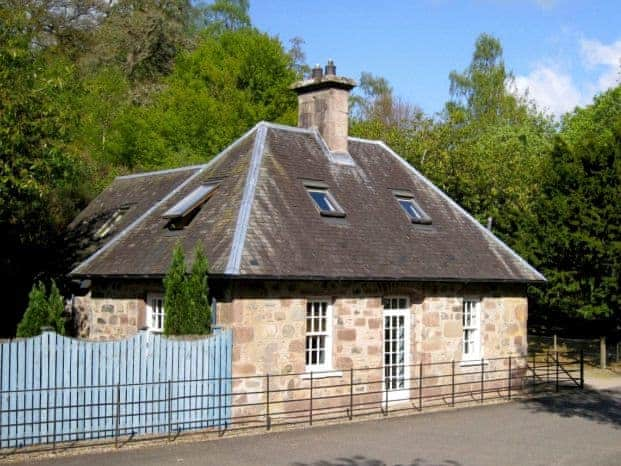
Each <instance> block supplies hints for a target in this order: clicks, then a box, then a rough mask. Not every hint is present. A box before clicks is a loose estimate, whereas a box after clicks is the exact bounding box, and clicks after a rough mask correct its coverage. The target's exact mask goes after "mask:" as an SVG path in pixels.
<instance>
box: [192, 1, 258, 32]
mask: <svg viewBox="0 0 621 466" xmlns="http://www.w3.org/2000/svg"><path fill="white" fill-rule="evenodd" d="M203 15H204V20H205V25H206V26H207V27H208V28H210V29H211V30H212V31H223V30H228V31H236V30H239V29H246V28H250V26H251V22H250V2H249V1H248V0H215V1H214V2H213V3H211V4H209V5H207V6H206V7H204V8H203Z"/></svg>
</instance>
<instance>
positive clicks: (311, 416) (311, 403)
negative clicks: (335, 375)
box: [308, 372, 313, 426]
mask: <svg viewBox="0 0 621 466" xmlns="http://www.w3.org/2000/svg"><path fill="white" fill-rule="evenodd" d="M308 423H309V425H311V426H312V425H313V373H312V372H311V373H310V410H309V412H308Z"/></svg>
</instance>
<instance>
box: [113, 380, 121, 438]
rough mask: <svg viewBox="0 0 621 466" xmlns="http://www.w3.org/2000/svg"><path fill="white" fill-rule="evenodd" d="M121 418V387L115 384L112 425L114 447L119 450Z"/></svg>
mask: <svg viewBox="0 0 621 466" xmlns="http://www.w3.org/2000/svg"><path fill="white" fill-rule="evenodd" d="M120 418H121V385H120V384H118V383H117V384H116V416H115V423H114V446H115V447H116V448H119V436H120V434H121V427H120V420H121V419H120Z"/></svg>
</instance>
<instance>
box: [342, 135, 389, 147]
mask: <svg viewBox="0 0 621 466" xmlns="http://www.w3.org/2000/svg"><path fill="white" fill-rule="evenodd" d="M347 139H349V140H351V141H356V142H366V143H368V144H379V145H381V144H385V143H384V141H382V140H381V139H364V138H359V137H356V136H347Z"/></svg>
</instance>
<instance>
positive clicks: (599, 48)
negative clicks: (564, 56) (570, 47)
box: [580, 39, 621, 92]
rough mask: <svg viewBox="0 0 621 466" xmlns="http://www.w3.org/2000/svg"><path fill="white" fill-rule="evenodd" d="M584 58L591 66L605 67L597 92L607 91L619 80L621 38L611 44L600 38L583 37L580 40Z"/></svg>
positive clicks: (599, 79) (596, 87)
mask: <svg viewBox="0 0 621 466" xmlns="http://www.w3.org/2000/svg"><path fill="white" fill-rule="evenodd" d="M580 48H581V52H582V59H583V60H584V63H585V64H586V66H588V67H590V68H600V69H601V68H603V71H601V74H600V76H599V78H598V80H597V85H596V86H595V91H596V92H601V91H605V90H606V89H608V88H610V87H613V86H615V85H616V84H617V83H618V82H619V73H620V72H621V40H618V41H616V42H613V43H612V44H610V45H606V44H602V43H601V42H600V41H598V40H587V39H583V40H582V41H581V42H580Z"/></svg>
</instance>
